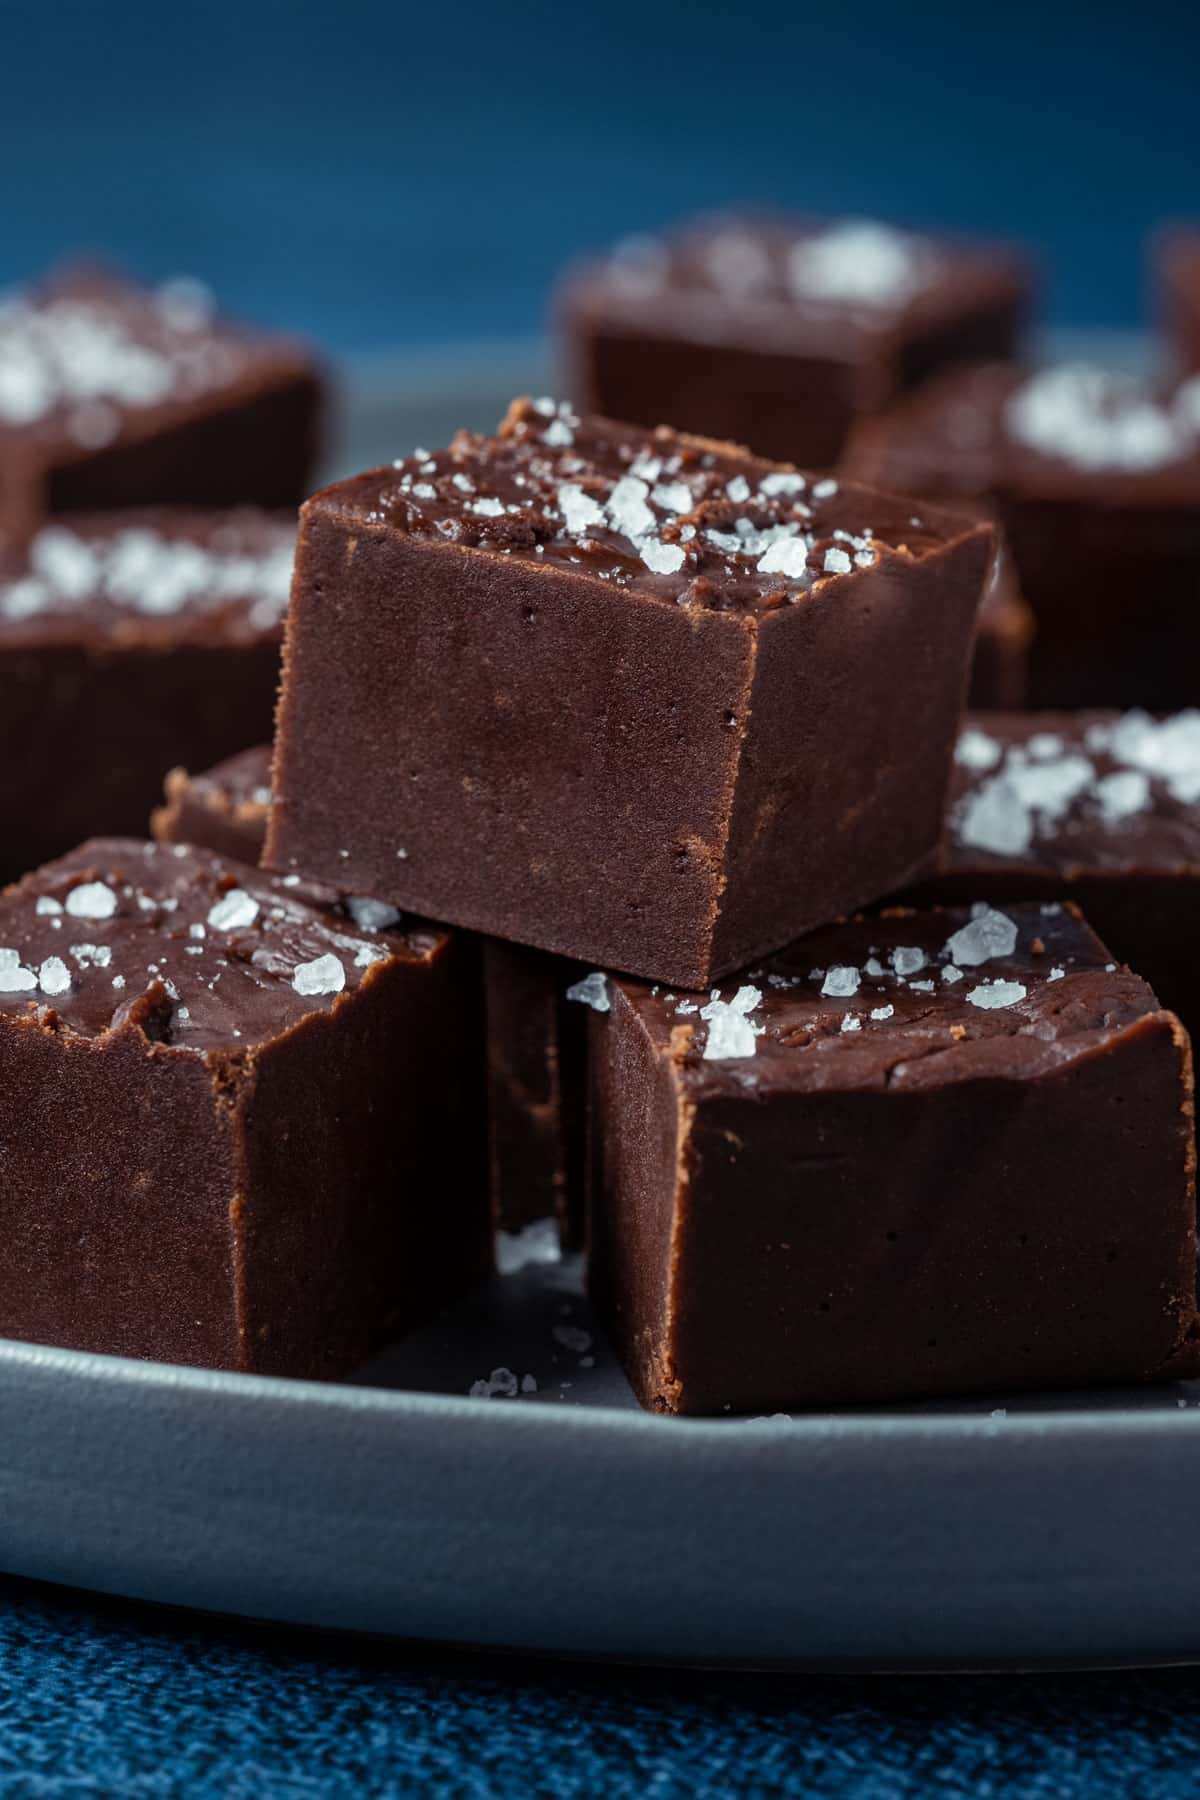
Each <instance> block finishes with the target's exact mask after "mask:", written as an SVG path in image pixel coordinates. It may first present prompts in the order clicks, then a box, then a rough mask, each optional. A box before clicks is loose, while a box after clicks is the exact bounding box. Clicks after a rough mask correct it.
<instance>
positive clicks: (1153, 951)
mask: <svg viewBox="0 0 1200 1800" xmlns="http://www.w3.org/2000/svg"><path fill="white" fill-rule="evenodd" d="M939 861H940V868H939V873H938V874H937V876H936V877H934V878H933V879H931V880H930V881H928V882H923V883H922V884H921V886H920V887H919V888H918V889H917V890H916V896H915V898H914V904H922V905H928V904H933V903H944V904H946V905H964V904H968V903H970V902H972V901H977V900H980V899H987V900H990V901H993V902H995V903H996V904H998V905H1007V904H1008V903H1009V902H1010V901H1015V900H1045V901H1057V900H1068V899H1070V900H1074V901H1077V902H1078V904H1079V905H1080V906H1081V907H1082V908H1083V912H1084V915H1085V917H1086V918H1087V920H1088V922H1089V924H1091V925H1093V926H1094V927H1095V929H1096V930H1097V931H1098V932H1099V933H1100V935H1101V936H1102V937H1103V939H1104V941H1105V943H1106V944H1108V945H1109V947H1110V949H1111V950H1112V952H1113V954H1114V956H1117V957H1119V958H1122V959H1124V960H1126V961H1128V962H1130V963H1131V964H1133V965H1134V967H1136V968H1137V970H1138V972H1139V973H1140V974H1142V975H1144V976H1145V978H1146V980H1147V981H1149V983H1150V984H1151V986H1152V987H1153V988H1154V991H1155V992H1156V993H1157V994H1158V996H1159V998H1160V999H1161V1000H1162V1001H1163V1002H1164V1003H1165V1004H1166V1005H1167V1006H1169V1007H1171V1008H1172V1010H1173V1011H1175V1012H1177V1013H1178V1014H1179V1015H1180V1017H1181V1018H1182V1020H1183V1022H1184V1024H1185V1025H1186V1026H1187V1027H1188V1030H1189V1031H1192V1032H1196V1031H1200V958H1198V957H1197V955H1196V949H1195V941H1196V917H1197V908H1198V907H1200V711H1195V710H1192V711H1189V712H1185V713H1179V714H1176V715H1175V716H1173V717H1171V718H1165V719H1154V718H1151V717H1150V716H1149V714H1147V713H1144V712H1130V713H1125V714H1121V713H1117V712H1100V711H1095V712H1074V713H1047V712H1041V713H981V714H977V715H975V716H974V717H973V718H970V719H968V722H967V725H966V728H965V729H964V731H963V733H962V736H961V738H960V740H959V745H958V750H957V752H956V756H955V775H954V786H953V789H952V793H951V799H950V807H949V810H948V813H947V821H946V838H945V842H944V844H943V848H942V853H941V857H940V859H939Z"/></svg>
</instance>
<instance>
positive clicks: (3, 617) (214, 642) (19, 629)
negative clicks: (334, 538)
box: [0, 508, 296, 877]
mask: <svg viewBox="0 0 1200 1800" xmlns="http://www.w3.org/2000/svg"><path fill="white" fill-rule="evenodd" d="M295 542H296V528H295V524H294V522H293V521H291V520H289V519H287V518H283V517H280V516H279V515H276V514H270V513H261V512H257V511H255V510H254V509H252V508H235V509H233V510H231V511H228V512H220V513H208V512H195V511H190V510H182V509H175V508H167V509H151V510H149V511H146V512H135V513H97V514H93V515H90V516H88V515H81V516H79V517H77V518H73V519H72V520H71V521H70V523H69V524H68V523H67V522H65V521H63V522H58V523H55V524H51V525H47V526H46V527H45V528H44V529H43V530H42V531H40V532H39V533H38V534H37V535H36V536H35V538H34V539H33V542H32V544H31V546H30V548H29V551H28V554H27V555H23V556H10V557H8V558H3V557H0V746H2V747H3V753H4V759H5V764H6V767H7V769H8V771H9V773H8V776H7V778H6V780H5V782H4V785H3V788H2V789H0V874H4V875H6V876H8V877H12V876H15V875H18V874H20V873H22V872H23V871H24V870H26V869H31V868H34V867H36V866H37V864H38V863H39V862H42V861H45V859H46V858H47V857H49V856H54V855H58V854H59V853H60V852H62V851H65V850H68V849H70V848H71V846H72V845H73V844H76V843H78V842H79V841H80V840H81V839H82V838H84V837H86V836H87V835H88V834H89V833H91V832H94V831H101V832H120V833H124V832H136V833H138V834H139V835H140V834H141V833H143V832H144V830H145V825H146V816H147V814H148V813H149V811H150V808H151V807H152V806H153V805H154V803H155V801H156V800H157V799H158V797H159V795H160V793H161V788H162V778H163V774H164V772H165V771H166V770H167V769H169V768H170V767H171V766H172V764H174V763H186V764H188V765H190V766H191V767H193V768H197V769H203V768H207V767H208V765H209V764H211V763H213V762H215V761H216V760H217V758H219V757H222V756H226V755H229V754H230V753H231V752H234V751H238V750H242V749H245V748H246V746H247V745H251V744H256V743H259V742H260V741H261V740H262V739H263V738H264V737H266V736H269V734H270V731H271V723H272V718H273V714H274V707H275V690H276V686H277V683H278V678H279V645H280V641H281V639H282V636H283V616H284V613H285V611H286V609H287V601H288V591H289V588H290V586H291V570H292V561H293V556H294V552H295Z"/></svg>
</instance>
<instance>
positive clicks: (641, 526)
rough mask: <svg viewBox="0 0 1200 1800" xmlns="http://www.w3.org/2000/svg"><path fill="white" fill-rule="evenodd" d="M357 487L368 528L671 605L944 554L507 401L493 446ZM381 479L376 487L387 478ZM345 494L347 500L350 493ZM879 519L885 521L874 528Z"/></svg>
mask: <svg viewBox="0 0 1200 1800" xmlns="http://www.w3.org/2000/svg"><path fill="white" fill-rule="evenodd" d="M383 473H384V476H385V479H384V482H383V484H382V485H378V484H379V482H380V476H379V475H378V474H376V475H374V476H371V477H363V478H362V480H363V482H367V481H369V482H370V483H371V488H370V489H369V490H368V491H369V495H370V497H369V500H368V506H367V517H368V519H369V521H370V522H371V523H375V522H381V523H382V522H387V523H394V524H398V525H399V526H400V527H401V528H402V529H404V530H405V531H407V532H409V533H412V534H415V535H422V536H427V537H433V538H437V539H440V540H442V541H444V542H448V543H458V544H464V545H471V546H476V545H478V546H480V547H484V548H486V549H488V550H489V551H491V552H492V553H493V554H496V555H504V556H518V557H521V558H523V559H524V560H526V561H533V562H535V563H536V562H539V561H540V562H543V563H554V564H555V565H556V566H559V567H563V566H565V567H567V568H574V569H577V570H578V571H579V572H581V573H586V574H587V575H589V576H591V577H593V578H596V579H599V580H602V581H606V582H612V583H614V584H616V585H619V586H629V585H631V584H637V585H638V586H639V587H641V588H646V589H648V590H650V591H652V592H653V593H655V594H656V595H658V596H659V597H661V598H663V599H668V600H674V601H676V602H677V603H678V604H680V605H682V606H704V607H718V608H719V607H727V606H739V605H746V606H764V607H770V606H775V605H782V604H786V603H789V602H795V601H798V600H801V599H803V598H804V597H805V596H806V595H807V594H808V593H809V592H811V590H812V589H813V588H814V587H816V586H818V585H819V584H821V583H823V582H825V581H831V580H835V579H838V578H840V577H845V576H851V575H853V574H855V573H856V572H857V571H859V570H863V569H869V568H871V567H872V566H873V565H874V564H875V563H877V562H878V561H879V560H880V559H881V558H883V557H886V556H900V557H903V558H905V559H912V558H914V557H917V556H920V555H923V554H926V553H928V552H929V551H930V550H931V549H932V548H934V547H936V546H938V545H940V544H941V543H942V542H944V541H945V539H944V537H942V536H940V535H939V533H938V531H937V530H936V529H934V528H933V527H931V526H929V525H923V524H914V522H913V520H912V518H911V517H910V513H911V509H910V508H909V509H905V510H904V511H903V512H902V513H901V512H899V511H898V510H897V509H896V508H895V507H891V505H890V503H888V502H885V501H882V500H881V499H880V498H879V497H878V496H875V495H872V496H870V497H869V498H870V502H871V504H872V506H874V507H878V508H880V509H881V510H880V513H877V514H876V516H875V517H874V519H870V518H864V517H863V516H862V515H863V513H865V512H866V511H867V498H866V497H863V498H859V497H858V495H857V493H856V491H855V490H853V489H849V490H843V489H842V488H841V486H840V485H839V483H838V482H837V481H836V480H832V479H823V480H820V481H818V482H816V483H814V484H812V485H811V488H810V484H809V480H808V478H807V477H806V476H805V475H803V474H801V473H800V472H799V471H797V470H791V469H778V468H771V467H769V466H766V465H763V464H762V463H756V462H755V461H753V459H751V458H750V457H749V455H748V454H746V453H742V452H739V451H737V450H733V449H729V448H727V447H721V446H712V445H709V444H707V443H706V442H703V441H700V440H694V439H687V438H682V437H679V436H677V435H676V434H674V433H672V432H668V431H660V432H656V433H643V432H638V431H635V430H634V429H633V428H631V427H625V426H620V425H616V424H613V423H611V422H608V421H605V420H601V419H592V418H581V417H580V416H579V415H578V414H577V413H575V412H574V411H573V410H572V409H571V408H570V407H569V406H567V405H564V404H562V403H559V402H556V401H554V400H553V399H550V398H549V397H546V398H542V399H538V400H533V401H518V402H515V403H514V405H513V407H512V409H511V410H510V413H509V416H508V418H507V419H506V420H505V422H504V424H503V425H502V426H501V429H500V432H499V434H498V436H497V437H496V438H494V439H488V438H483V437H478V436H475V435H472V434H469V433H460V434H459V436H458V437H456V438H455V440H454V442H453V443H452V444H451V445H450V446H449V447H448V448H447V449H445V450H438V451H433V452H425V451H421V452H419V453H414V455H413V456H411V457H409V458H407V459H405V460H403V461H401V462H399V463H397V464H396V465H394V472H393V471H386V472H383ZM386 477H390V479H386ZM353 486H354V484H349V487H348V490H347V491H352V489H353ZM882 514H887V515H889V516H886V517H884V516H881V515H882Z"/></svg>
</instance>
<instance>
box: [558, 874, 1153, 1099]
mask: <svg viewBox="0 0 1200 1800" xmlns="http://www.w3.org/2000/svg"><path fill="white" fill-rule="evenodd" d="M589 979H590V981H591V982H592V984H593V991H591V992H589V993H588V994H585V995H583V996H582V997H584V998H590V999H591V1000H592V1003H593V1004H595V1003H596V1000H597V997H598V996H597V994H596V992H595V991H594V990H595V989H596V988H599V986H600V983H601V981H602V979H603V978H601V977H599V976H592V977H590V978H589ZM617 985H618V986H619V987H620V989H621V992H622V994H623V995H624V997H625V998H626V999H627V1000H628V1002H629V1004H630V1005H631V1006H632V1007H633V1009H634V1011H635V1012H636V1013H637V1014H638V1016H639V1018H640V1019H641V1021H642V1023H643V1025H644V1026H645V1028H646V1030H647V1031H648V1032H649V1033H650V1035H651V1037H652V1039H654V1040H655V1041H656V1042H657V1043H658V1044H659V1045H660V1047H662V1048H663V1049H664V1050H668V1051H669V1053H670V1054H671V1055H672V1057H673V1058H674V1059H675V1061H676V1062H677V1064H678V1066H679V1068H680V1070H681V1073H682V1075H683V1077H684V1080H685V1085H686V1086H687V1088H688V1090H689V1091H710V1090H712V1091H717V1092H720V1091H726V1092H736V1091H738V1090H743V1089H752V1090H758V1091H764V1092H767V1091H778V1092H788V1091H791V1092H810V1091H814V1090H819V1089H830V1090H833V1089H837V1090H843V1091H844V1090H846V1089H875V1088H883V1087H886V1088H889V1089H892V1088H904V1089H920V1088H931V1087H938V1086H941V1085H943V1084H946V1083H950V1082H957V1081H964V1080H968V1079H971V1078H973V1077H979V1076H985V1077H1010V1078H1011V1077H1018V1078H1025V1077H1029V1076H1034V1075H1040V1074H1047V1073H1049V1072H1051V1071H1053V1070H1054V1069H1055V1068H1057V1067H1058V1066H1060V1065H1061V1064H1062V1063H1064V1062H1066V1061H1068V1060H1070V1059H1071V1058H1072V1057H1074V1056H1076V1055H1077V1054H1079V1053H1080V1052H1081V1051H1083V1050H1085V1049H1087V1048H1088V1047H1089V1046H1091V1045H1094V1044H1096V1043H1097V1042H1099V1041H1102V1040H1103V1039H1105V1038H1106V1037H1108V1036H1110V1035H1111V1034H1112V1033H1114V1032H1116V1031H1119V1030H1121V1029H1122V1028H1123V1027H1124V1026H1127V1025H1129V1024H1131V1023H1132V1022H1133V1021H1134V1020H1136V1019H1138V1018H1140V1017H1141V1016H1142V1015H1143V1014H1145V1013H1150V1012H1154V1011H1155V1010H1157V1004H1158V1003H1157V1001H1156V999H1155V997H1154V993H1153V991H1152V990H1151V989H1150V988H1149V987H1148V986H1147V984H1146V983H1145V982H1144V981H1142V980H1141V978H1140V977H1139V976H1137V975H1132V974H1130V973H1129V971H1128V970H1127V969H1124V968H1121V967H1119V966H1118V965H1117V964H1116V963H1114V962H1113V961H1112V959H1111V957H1110V956H1109V953H1108V951H1107V950H1106V949H1105V947H1104V945H1103V944H1102V943H1101V942H1100V940H1099V938H1097V937H1096V935H1095V933H1094V932H1092V931H1091V930H1090V929H1089V928H1088V927H1087V926H1086V925H1085V924H1084V923H1083V920H1082V918H1081V917H1080V915H1079V914H1078V912H1077V910H1076V909H1074V908H1073V907H1071V906H1070V905H1069V904H1068V905H1058V904H1057V903H1054V904H1049V905H1042V906H1036V905H1020V906H1009V907H1006V908H1005V909H1004V910H1003V911H992V910H991V909H990V908H989V907H987V906H986V905H985V904H984V903H982V902H981V903H980V904H979V905H977V906H975V907H972V908H970V909H967V908H953V907H948V908H946V909H944V910H942V909H938V910H936V911H930V912H906V911H904V910H903V909H900V908H897V909H895V910H893V911H891V912H888V913H885V914H883V915H882V916H880V917H878V918H869V919H866V918H864V919H853V920H850V921H848V922H846V923H844V924H841V925H831V926H828V927H826V928H825V929H824V930H821V931H816V932H812V933H810V934H809V935H808V936H807V937H804V938H802V939H800V941H799V942H798V943H796V944H793V945H792V946H791V947H790V948H789V949H787V950H784V951H781V952H780V953H779V954H778V955H776V956H772V957H770V958H769V959H768V960H766V961H764V962H762V963H759V964H757V965H755V967H753V968H752V969H750V970H748V971H747V972H746V974H744V975H742V976H739V977H738V978H737V979H736V980H735V981H732V982H729V983H726V984H725V985H724V986H722V987H721V988H720V989H716V990H714V991H713V993H712V994H711V995H710V997H709V999H708V1000H707V1001H705V1000H703V999H700V998H698V997H696V996H694V995H688V994H672V993H669V992H667V991H666V990H664V989H663V988H661V987H655V988H651V987H647V986H646V985H645V984H644V983H640V982H631V981H624V980H622V981H620V982H619V983H618V984H617ZM607 997H608V996H607V992H606V990H605V989H603V988H601V989H600V993H599V998H600V1004H601V1005H603V1004H604V1002H605V1000H606V999H607Z"/></svg>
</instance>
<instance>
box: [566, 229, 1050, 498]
mask: <svg viewBox="0 0 1200 1800" xmlns="http://www.w3.org/2000/svg"><path fill="white" fill-rule="evenodd" d="M1029 292H1030V280H1029V274H1028V271H1027V269H1026V267H1025V265H1024V263H1023V262H1022V261H1021V260H1020V259H1019V258H1018V257H1017V256H1015V255H1014V254H1013V253H1012V252H1011V251H1010V250H1009V249H1007V248H1005V247H1003V246H1000V245H995V244H981V243H973V242H960V241H954V240H950V239H946V238H934V237H928V236H922V235H920V234H918V233H915V232H909V231H899V230H897V229H895V228H894V227H893V226H890V225H882V224H879V223H877V222H875V221H872V220H863V219H845V220H834V221H829V220H816V219H807V218H796V219H786V218H784V219H780V218H754V217H738V216H723V217H717V218H702V219H699V220H696V221H693V222H692V223H690V224H688V225H685V226H683V227H682V228H680V229H678V230H677V231H674V232H671V233H668V234H667V235H666V236H663V237H660V238H646V237H640V238H635V239H630V240H627V241H626V242H625V243H623V244H621V245H619V246H618V247H617V249H616V250H615V251H613V252H612V253H611V254H610V255H609V256H607V257H605V258H603V259H601V260H600V261H597V262H593V263H591V264H588V265H587V266H584V267H580V268H578V269H576V270H574V271H572V272H571V273H570V274H569V275H568V277H567V278H566V280H565V281H564V283H563V286H562V289H561V292H560V295H559V300H558V308H557V310H558V316H559V321H560V326H561V331H562V335H563V338H564V340H565V348H566V352H567V356H568V359H569V364H570V367H571V369H572V372H573V385H574V392H575V398H576V400H577V401H578V403H579V405H580V407H581V409H582V410H584V411H589V412H598V413H606V414H608V415H609V417H611V418H616V419H631V420H633V421H635V422H637V423H639V424H642V425H661V424H668V425H673V426H675V427H676V428H677V429H679V430H683V431H695V432H700V433H702V434H704V435H706V436H710V437H719V438H732V439H734V440H736V441H737V442H738V443H745V444H749V445H750V446H751V447H752V448H753V449H754V450H755V451H756V452H757V453H758V454H759V455H760V456H770V457H777V458H780V459H786V460H791V461H795V462H800V463H807V464H811V465H813V466H814V467H823V466H827V465H828V464H830V463H832V462H834V461H835V460H836V459H837V457H838V456H839V455H840V454H841V451H842V447H843V445H844V443H845V439H846V434H847V432H848V431H849V429H850V426H851V425H852V423H853V422H854V420H855V419H857V418H859V417H861V416H862V415H864V414H871V413H874V412H877V411H878V410H879V409H880V408H881V407H883V406H885V405H887V403H888V402H889V401H890V400H891V399H893V398H894V396H895V395H896V394H897V393H900V392H903V391H904V390H906V389H908V388H909V387H911V386H912V385H913V384H914V383H915V382H918V381H920V380H922V379H923V378H924V377H925V376H927V375H929V374H930V373H931V372H933V371H934V370H936V369H941V368H943V367H945V366H946V365H947V364H950V363H954V362H959V361H962V360H963V359H964V358H966V359H978V358H981V357H991V356H1008V355H1010V354H1012V352H1013V350H1014V347H1015V343H1016V338H1017V334H1018V331H1019V328H1020V324H1021V321H1022V319H1023V316H1024V314H1025V311H1026V308H1027V305H1028V301H1029Z"/></svg>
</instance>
